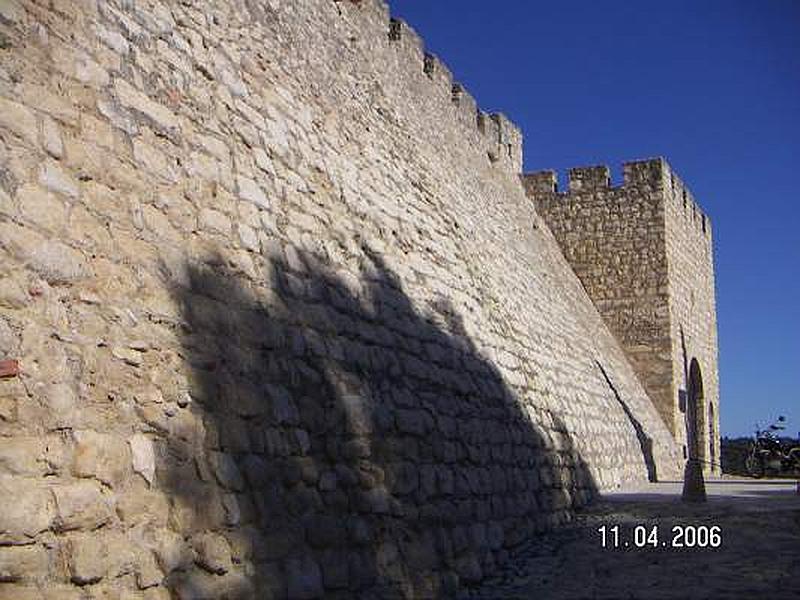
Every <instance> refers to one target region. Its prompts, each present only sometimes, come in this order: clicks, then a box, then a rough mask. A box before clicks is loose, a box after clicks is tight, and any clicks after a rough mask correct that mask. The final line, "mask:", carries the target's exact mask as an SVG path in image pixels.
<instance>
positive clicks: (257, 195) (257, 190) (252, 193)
mask: <svg viewBox="0 0 800 600" xmlns="http://www.w3.org/2000/svg"><path fill="white" fill-rule="evenodd" d="M236 187H237V189H238V190H239V197H240V198H241V199H242V200H245V201H247V202H252V203H253V204H255V205H256V206H258V207H259V208H263V209H265V210H269V207H270V203H269V200H267V196H266V194H264V190H262V189H261V187H260V186H259V185H258V184H257V183H256V182H255V181H253V180H252V179H250V178H249V177H244V176H243V175H237V176H236Z"/></svg>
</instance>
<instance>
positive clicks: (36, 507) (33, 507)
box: [0, 475, 55, 544]
mask: <svg viewBox="0 0 800 600" xmlns="http://www.w3.org/2000/svg"><path fill="white" fill-rule="evenodd" d="M0 498H13V499H14V501H13V502H7V503H5V504H4V505H3V509H2V510H0V544H5V543H10V544H17V543H22V544H24V543H28V542H29V541H30V540H31V538H33V537H35V536H36V535H37V534H39V533H41V532H42V531H45V530H47V529H49V528H50V526H51V525H52V523H53V520H54V517H55V511H54V506H53V497H52V494H51V493H50V490H49V489H48V488H47V487H46V486H45V485H43V484H42V483H41V482H39V481H37V480H35V479H25V478H22V477H12V476H8V475H6V476H0Z"/></svg>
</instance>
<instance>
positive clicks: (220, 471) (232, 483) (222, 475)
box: [209, 452, 244, 492]
mask: <svg viewBox="0 0 800 600" xmlns="http://www.w3.org/2000/svg"><path fill="white" fill-rule="evenodd" d="M209 461H210V463H211V468H212V469H213V471H214V476H215V477H216V478H217V481H218V482H219V484H220V485H221V486H223V487H224V488H226V489H229V490H234V491H238V492H240V491H242V490H244V478H243V477H242V473H241V471H240V470H239V467H238V465H237V464H236V460H235V459H234V457H233V456H231V455H230V454H227V453H225V452H212V453H211V454H210V455H209Z"/></svg>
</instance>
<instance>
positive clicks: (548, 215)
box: [523, 158, 719, 471]
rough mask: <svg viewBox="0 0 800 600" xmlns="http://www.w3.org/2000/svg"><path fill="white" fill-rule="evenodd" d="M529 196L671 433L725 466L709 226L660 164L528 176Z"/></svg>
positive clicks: (711, 463) (709, 465)
mask: <svg viewBox="0 0 800 600" xmlns="http://www.w3.org/2000/svg"><path fill="white" fill-rule="evenodd" d="M523 183H524V186H525V189H526V192H527V194H528V196H529V197H530V198H531V199H533V201H534V202H535V205H536V208H537V211H538V212H539V214H540V215H541V216H542V218H543V219H544V220H545V222H546V223H547V225H548V226H549V228H550V230H551V231H552V233H553V235H554V236H555V238H556V240H557V241H558V243H559V245H560V246H561V249H562V251H563V253H564V256H565V257H566V258H567V260H568V261H569V262H570V264H571V265H572V268H573V269H574V271H575V272H576V274H577V275H578V277H579V278H580V280H581V282H582V283H583V286H584V288H585V289H586V292H587V293H588V294H589V296H590V297H591V299H592V301H593V302H594V304H595V306H596V307H597V310H598V311H599V312H600V314H601V315H602V316H603V319H604V320H605V322H606V323H607V325H608V327H609V329H611V331H612V332H613V333H614V335H615V336H616V337H617V339H618V340H619V342H620V344H621V345H622V347H623V348H624V350H625V352H626V354H627V356H628V359H629V360H630V362H631V364H632V365H633V367H634V369H635V371H636V373H637V375H638V376H639V379H640V380H641V382H642V384H643V385H644V387H645V389H646V390H647V392H648V395H649V396H650V398H651V399H652V401H653V402H654V404H655V405H656V407H657V408H658V410H659V412H660V413H661V416H662V417H663V419H664V421H665V423H666V425H667V427H668V428H669V429H670V431H671V432H672V434H673V436H674V437H675V439H676V441H677V442H678V444H682V445H683V447H684V454H685V455H688V453H689V449H690V448H689V445H690V444H693V445H694V446H693V447H694V449H695V456H697V457H699V458H700V459H701V460H703V461H704V462H705V465H706V470H713V471H718V470H719V378H718V367H717V355H718V352H717V320H716V303H715V295H714V265H713V242H712V235H711V222H710V221H709V219H708V217H707V216H706V215H705V214H703V212H702V211H701V209H700V208H699V206H698V205H697V203H696V202H695V201H694V199H693V198H692V195H691V193H690V192H689V190H688V189H687V188H686V186H685V185H684V184H683V182H681V180H680V179H679V178H678V177H677V176H676V175H675V173H674V172H673V171H672V169H671V168H670V166H669V165H668V164H667V162H666V161H665V160H663V159H661V158H657V159H652V160H644V161H635V162H629V163H626V164H625V165H624V181H623V183H622V185H620V186H613V185H611V179H610V176H609V169H608V167H605V166H595V167H579V168H574V169H570V171H569V189H568V190H567V191H566V192H559V191H558V189H557V187H558V184H557V177H556V174H555V172H553V171H543V172H539V173H532V174H527V175H524V176H523Z"/></svg>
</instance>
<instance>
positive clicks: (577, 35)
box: [390, 0, 800, 436]
mask: <svg viewBox="0 0 800 600" xmlns="http://www.w3.org/2000/svg"><path fill="white" fill-rule="evenodd" d="M390 6H391V10H392V14H393V15H395V16H399V17H402V18H403V19H405V20H406V21H408V22H409V24H410V25H411V26H412V27H414V29H416V30H417V32H418V33H419V34H420V35H421V36H422V38H423V39H424V40H425V42H426V45H427V48H428V50H429V51H431V52H433V53H435V54H437V55H439V56H440V57H441V58H442V60H443V61H444V62H445V63H446V64H447V65H448V66H449V67H450V69H451V70H452V71H453V75H454V77H455V79H456V80H458V81H460V82H462V83H463V84H464V85H465V87H467V89H469V91H470V92H471V93H472V94H473V96H475V98H476V99H477V101H478V103H479V105H480V106H481V108H483V109H484V110H486V111H489V112H494V111H500V112H504V113H505V114H507V115H508V116H509V117H510V118H511V119H512V120H513V121H514V122H516V123H517V124H518V125H519V126H520V127H521V128H522V131H523V133H524V136H525V146H524V152H525V168H526V170H527V171H534V170H540V169H546V168H552V169H556V170H557V171H559V172H561V173H563V174H564V175H566V170H567V169H568V168H569V167H573V166H581V165H590V164H607V165H609V166H610V167H611V168H612V173H614V179H615V181H618V180H619V179H620V178H621V164H622V162H623V161H626V160H632V159H637V158H648V157H652V156H664V157H666V158H667V160H668V161H669V162H670V164H671V165H672V167H673V168H674V169H675V170H676V172H677V173H678V174H679V175H680V176H681V178H682V179H683V180H684V181H685V182H686V183H687V184H688V186H689V188H690V189H691V190H692V191H693V192H694V195H695V198H696V199H697V201H698V202H699V204H700V206H701V207H703V208H704V210H705V211H706V212H707V213H708V214H709V215H710V217H711V220H712V223H713V227H714V235H715V246H716V254H715V260H716V273H717V311H718V314H717V318H718V326H719V345H720V384H721V391H720V411H721V420H722V425H721V430H722V434H723V435H734V436H736V435H747V434H750V433H752V429H753V425H754V423H755V422H756V421H767V420H770V419H772V418H774V417H776V416H777V415H778V414H784V415H786V418H787V420H788V423H787V424H788V430H789V432H790V433H791V434H792V435H798V434H797V432H798V431H800V393H799V392H798V390H800V314H799V313H800V310H798V306H800V193H799V191H800V1H796V0H750V1H743V0H704V1H700V2H698V1H676V2H652V1H644V0H643V1H639V2H631V1H629V0H624V1H622V0H604V1H602V2H598V1H592V0H586V1H577V0H559V1H557V2H553V1H551V2H535V1H533V2H531V1H524V0H508V1H503V2H485V1H481V2H479V1H477V0H459V1H457V2H456V1H449V2H447V1H438V2H432V1H431V0H390ZM562 181H563V180H562Z"/></svg>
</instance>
